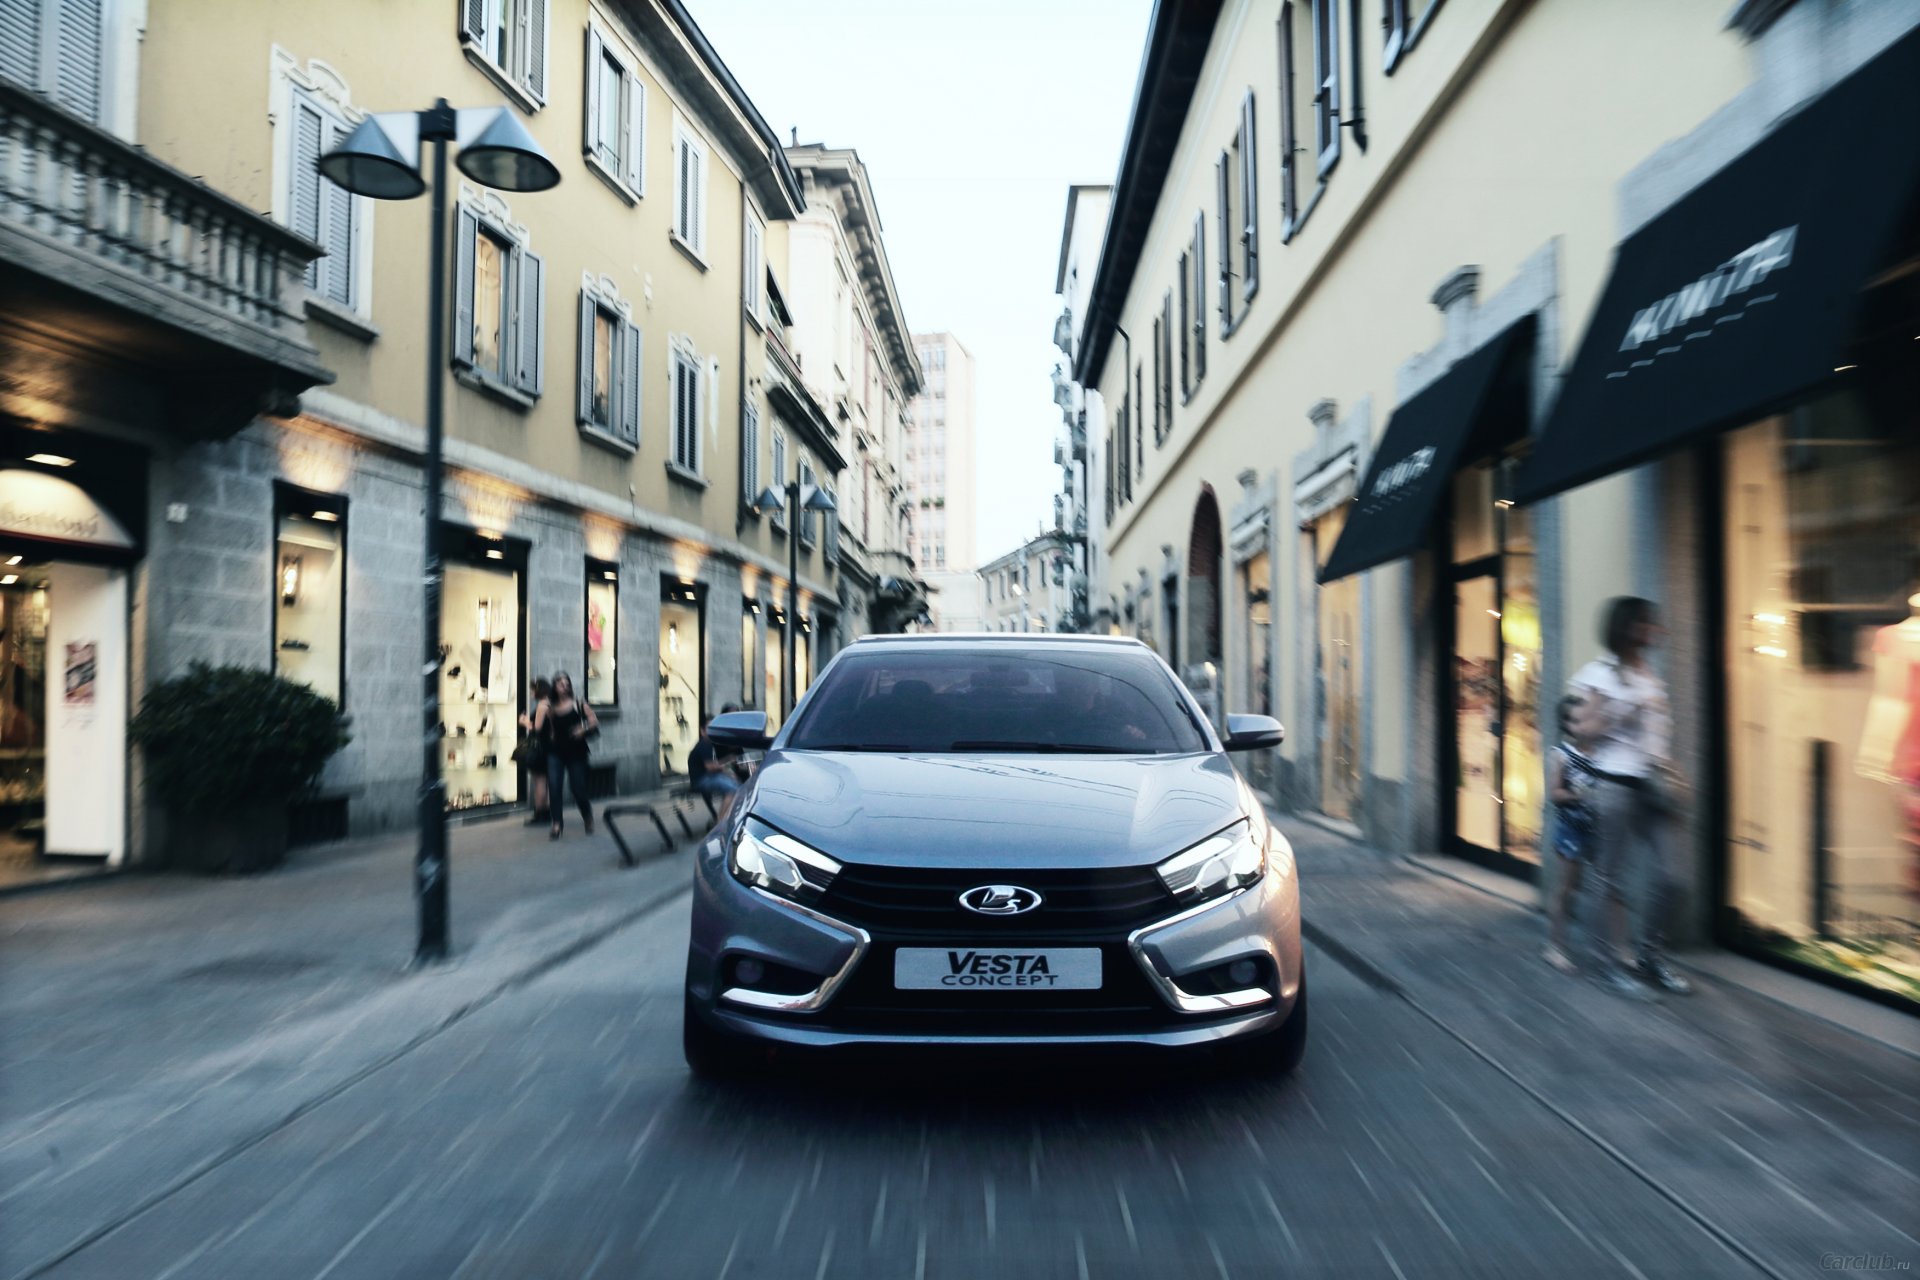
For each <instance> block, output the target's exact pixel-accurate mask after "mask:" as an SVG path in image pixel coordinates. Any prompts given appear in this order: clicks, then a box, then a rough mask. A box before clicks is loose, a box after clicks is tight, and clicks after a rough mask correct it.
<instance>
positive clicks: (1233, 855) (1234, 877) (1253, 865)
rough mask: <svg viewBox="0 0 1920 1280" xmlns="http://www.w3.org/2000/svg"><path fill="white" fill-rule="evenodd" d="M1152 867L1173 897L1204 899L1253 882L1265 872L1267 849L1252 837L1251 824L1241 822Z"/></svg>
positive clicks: (1257, 880)
mask: <svg viewBox="0 0 1920 1280" xmlns="http://www.w3.org/2000/svg"><path fill="white" fill-rule="evenodd" d="M1154 869H1155V870H1156V871H1158V872H1159V873H1160V882H1161V883H1162V884H1164V885H1166V886H1167V891H1168V892H1169V893H1171V894H1172V895H1173V896H1174V897H1175V898H1178V899H1179V900H1180V901H1182V902H1205V901H1206V900H1207V899H1209V898H1217V897H1219V896H1220V895H1221V894H1225V893H1232V892H1233V891H1234V890H1235V889H1241V888H1245V887H1246V886H1247V885H1250V884H1257V883H1258V882H1259V880H1260V877H1261V876H1263V875H1265V874H1266V871H1267V851H1266V850H1265V849H1264V848H1263V847H1261V844H1260V842H1259V841H1258V840H1256V839H1254V837H1253V827H1252V824H1251V823H1248V822H1245V821H1241V822H1236V823H1234V824H1233V825H1232V826H1230V827H1228V828H1227V829H1226V830H1225V831H1222V832H1221V833H1220V834H1218V835H1215V836H1209V837H1207V838H1206V839H1205V840H1202V841H1201V842H1200V843H1199V844H1196V845H1194V846H1193V847H1192V848H1191V849H1187V850H1184V851H1182V852H1180V853H1176V854H1174V855H1173V856H1172V857H1171V858H1168V859H1167V860H1166V861H1165V862H1163V863H1161V864H1160V865H1159V866H1158V867H1156V868H1154Z"/></svg>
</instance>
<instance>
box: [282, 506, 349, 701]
mask: <svg viewBox="0 0 1920 1280" xmlns="http://www.w3.org/2000/svg"><path fill="white" fill-rule="evenodd" d="M346 540H347V504H346V500H345V499H344V498H340V497H337V496H335V495H331V494H319V493H309V492H307V491H306V490H304V489H295V488H293V487H291V486H289V485H279V486H276V488H275V492H274V577H273V595H274V610H273V669H274V671H275V672H277V673H278V674H280V675H282V676H284V677H286V678H287V679H289V680H297V681H299V682H300V683H301V684H304V685H307V686H309V687H310V688H312V689H313V691H314V692H315V693H318V694H322V695H324V696H325V697H329V698H332V699H333V700H334V701H335V702H344V701H345V699H344V697H343V696H342V695H343V693H344V691H345V679H344V670H345V665H346V664H345V662H344V656H345V655H344V646H343V644H342V641H343V640H344V638H345V636H346V630H345V627H346V610H347V557H346V554H345V552H346Z"/></svg>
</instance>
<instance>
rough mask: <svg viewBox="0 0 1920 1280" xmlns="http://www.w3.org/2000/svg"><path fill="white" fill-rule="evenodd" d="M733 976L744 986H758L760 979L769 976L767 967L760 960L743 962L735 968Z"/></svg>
mask: <svg viewBox="0 0 1920 1280" xmlns="http://www.w3.org/2000/svg"><path fill="white" fill-rule="evenodd" d="M733 976H734V977H735V978H737V979H738V980H739V981H740V983H741V985H742V986H748V987H753V986H758V985H759V984H760V979H762V978H764V977H766V976H767V966H765V965H763V964H761V963H760V962H759V961H758V960H742V961H740V962H739V963H738V964H736V965H734V966H733Z"/></svg>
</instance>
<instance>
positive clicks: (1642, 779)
mask: <svg viewBox="0 0 1920 1280" xmlns="http://www.w3.org/2000/svg"><path fill="white" fill-rule="evenodd" d="M1663 630H1664V628H1662V627H1661V625H1660V612H1659V610H1658V609H1657V608H1655V607H1654V605H1653V602H1652V601H1649V600H1642V599H1641V598H1639V597H1638V596H1619V597H1617V598H1615V599H1613V600H1611V601H1609V602H1608V603H1607V608H1606V613H1605V621H1604V625H1603V627H1602V635H1601V640H1602V642H1603V643H1604V644H1605V645H1606V652H1605V653H1603V654H1602V655H1601V656H1600V657H1598V658H1596V659H1595V660H1594V661H1592V662H1589V663H1588V664H1587V665H1586V666H1584V667H1582V668H1580V670H1579V671H1578V672H1576V673H1574V677H1573V679H1572V680H1571V681H1570V682H1569V684H1568V693H1569V695H1570V696H1573V697H1577V698H1579V699H1580V700H1581V701H1582V702H1584V703H1585V704H1586V705H1587V707H1588V709H1589V712H1590V714H1591V716H1592V717H1593V719H1592V723H1593V724H1595V725H1596V726H1597V728H1596V729H1595V731H1594V733H1593V737H1592V743H1591V750H1590V751H1589V752H1588V758H1589V759H1590V760H1591V761H1592V763H1593V771H1594V774H1595V775H1596V777H1597V778H1598V780H1599V781H1598V783H1597V784H1596V786H1595V789H1594V801H1593V807H1594V814H1595V831H1594V843H1595V846H1596V847H1595V849H1594V853H1593V858H1592V862H1591V866H1592V873H1591V874H1592V876H1593V881H1594V885H1595V887H1596V888H1597V889H1598V890H1599V896H1600V899H1601V901H1602V902H1604V903H1605V904H1606V907H1605V910H1606V913H1607V919H1606V925H1605V929H1604V935H1605V936H1604V937H1603V939H1602V940H1601V942H1600V945H1599V946H1598V948H1597V950H1598V952H1599V957H1598V958H1599V961H1600V973H1601V981H1602V982H1603V983H1604V984H1605V985H1607V986H1609V987H1611V988H1612V989H1613V990H1615V991H1617V992H1619V993H1621V994H1622V995H1644V994H1646V990H1645V987H1643V986H1642V985H1641V982H1645V983H1647V984H1650V985H1652V986H1655V987H1658V988H1660V989H1661V990H1662V991H1667V992H1670V993H1672V994H1675V995H1684V994H1686V993H1687V992H1689V991H1691V990H1692V989H1693V988H1692V984H1690V983H1689V982H1688V981H1687V980H1686V978H1684V977H1682V976H1681V975H1680V974H1678V973H1676V972H1674V970H1673V969H1672V968H1671V967H1669V965H1668V964H1667V962H1666V960H1665V959H1664V958H1663V956H1662V954H1661V952H1662V949H1663V947H1664V945H1665V942H1666V925H1667V916H1668V913H1669V912H1670V911H1671V910H1672V906H1673V900H1674V883H1673V872H1672V868H1671V866H1670V849H1671V847H1672V843H1673V831H1672V828H1673V812H1672V808H1673V803H1674V799H1675V794H1674V789H1673V783H1672V780H1673V777H1674V771H1673V757H1672V742H1673V713H1672V708H1671V705H1670V703H1669V702H1668V699H1667V685H1666V681H1664V680H1662V679H1661V678H1660V675H1659V673H1658V672H1656V671H1655V670H1654V669H1653V666H1652V664H1651V663H1649V662H1648V660H1647V655H1648V653H1649V652H1650V651H1651V650H1652V649H1653V648H1654V647H1655V646H1656V645H1657V644H1658V643H1659V641H1660V636H1661V635H1662V633H1663ZM1635 884H1638V885H1639V886H1640V889H1641V892H1640V901H1639V903H1638V910H1636V911H1634V912H1633V913H1632V928H1631V930H1629V928H1628V916H1629V913H1628V909H1627V894H1628V887H1629V886H1630V885H1635ZM1629 939H1631V942H1632V947H1633V956H1634V960H1633V964H1632V966H1631V969H1630V970H1629V969H1627V968H1623V967H1622V965H1621V963H1620V956H1619V953H1620V951H1621V950H1622V949H1624V948H1625V947H1626V946H1627V944H1628V942H1629ZM1636 979H1638V980H1636Z"/></svg>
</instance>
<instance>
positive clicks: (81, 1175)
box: [0, 819, 689, 1275]
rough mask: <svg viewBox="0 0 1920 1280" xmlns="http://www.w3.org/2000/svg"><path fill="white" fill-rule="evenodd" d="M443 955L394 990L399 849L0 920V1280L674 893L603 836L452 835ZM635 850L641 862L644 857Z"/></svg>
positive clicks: (11, 913) (155, 883) (314, 859)
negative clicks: (449, 949) (449, 940)
mask: <svg viewBox="0 0 1920 1280" xmlns="http://www.w3.org/2000/svg"><path fill="white" fill-rule="evenodd" d="M449 838H450V843H451V849H452V853H451V885H450V888H451V902H452V907H451V919H452V926H453V927H452V935H453V947H454V954H453V956H452V958H451V960H450V961H449V962H448V963H447V964H445V965H442V966H436V967H434V968H432V969H429V970H422V971H412V970H410V968H409V963H410V960H411V957H412V952H413V945H414V933H415V912H414V903H413V897H412V859H413V844H414V841H413V838H412V837H411V836H405V837H393V838H388V839H381V840H374V841H358V842H351V843H347V844H343V845H336V846H331V847H329V848H325V849H320V850H307V851H301V852H299V853H296V855H295V856H294V857H293V859H292V860H291V861H290V862H289V864H288V865H287V866H286V867H285V868H283V869H282V870H279V871H276V872H274V873H272V874H269V875H265V876H259V877H253V878H246V879H216V880H208V879H197V878H192V877H186V876H126V877H117V878H115V879H114V880H113V881H111V882H108V883H101V884H95V885H89V886H85V887H79V888H74V889H71V890H66V891H61V892H56V893H43V894H32V895H25V896H21V897H15V898H9V899H4V900H0V1031H3V1032H4V1036H3V1038H0V1098H4V1099H5V1107H4V1114H0V1220H4V1221H5V1222H6V1223H7V1228H6V1231H5V1233H4V1241H0V1275H12V1274H14V1273H15V1272H16V1270H17V1269H18V1268H19V1267H21V1266H23V1265H26V1264H28V1263H30V1262H32V1261H35V1260H39V1259H44V1258H46V1257H48V1256H50V1255H52V1254H54V1253H57V1252H58V1251H59V1250H61V1249H63V1248H65V1247H67V1246H68V1245H70V1244H72V1243H74V1242H75V1241H77V1240H79V1239H81V1238H84V1237H85V1235H86V1234H87V1233H88V1232H90V1231H93V1230H95V1229H97V1228H98V1227H99V1226H100V1225H101V1224H104V1223H107V1222H110V1221H113V1220H116V1219H117V1218H119V1217H120V1216H122V1215H124V1214H125V1213H127V1212H129V1211H131V1210H132V1209H134V1208H135V1207H136V1206H138V1205H140V1204H141V1203H143V1202H145V1201H146V1200H147V1199H149V1198H150V1197H152V1196H153V1195H155V1194H157V1193H158V1192H160V1191H162V1190H163V1189H164V1188H165V1187H166V1186H168V1185H170V1184H171V1183H172V1182H173V1181H174V1180H175V1179H177V1178H178V1177H182V1176H187V1175H188V1174H189V1173H190V1172H191V1171H192V1170H194V1169H196V1168H198V1167H203V1166H204V1165H205V1163H206V1162H207V1161H209V1160H211V1159H213V1158H215V1157H216V1156H218V1155H219V1154H220V1153H222V1152H224V1151H227V1150H228V1149H229V1148H231V1147H232V1146H233V1144H235V1143H238V1142H243V1141H245V1140H247V1139H248V1137H249V1135H252V1134H256V1133H258V1132H261V1131H262V1130H263V1129H265V1128H266V1127H268V1126H271V1125H272V1124H273V1123H275V1122H276V1121H279V1120H281V1119H283V1118H284V1117H285V1116H287V1115H289V1114H291V1113H293V1112H296V1111H300V1110H304V1109H305V1108H307V1107H310V1106H312V1105H313V1104H314V1103H315V1102H316V1101H317V1100H318V1099H321V1098H323V1097H326V1096H330V1094H331V1093H332V1092H334V1091H337V1090H338V1089H339V1088H341V1087H344V1085H345V1084H346V1083H348V1082H350V1081H351V1080H353V1079H355V1078H357V1077H358V1076H359V1075H361V1074H364V1073H365V1072H367V1071H369V1070H371V1069H373V1068H375V1067H377V1066H378V1065H379V1064H381V1063H383V1062H385V1061H388V1060H391V1059H392V1058H393V1057H394V1056H396V1055H398V1054H400V1053H403V1052H405V1051H406V1049H407V1048H408V1047H409V1046H410V1045H412V1044H414V1043H416V1042H418V1041H419V1040H420V1039H422V1038H424V1037H426V1036H429V1035H431V1034H433V1033H434V1032H435V1031H436V1030H438V1029H439V1028H441V1027H444V1026H445V1025H447V1023H448V1022H450V1021H453V1020H457V1019H459V1018H461V1017H464V1016H465V1015H466V1014H467V1013H468V1012H470V1011H472V1010H473V1009H475V1008H478V1007H480V1006H481V1005H484V1004H485V1003H487V1002H488V1001H490V1000H492V999H493V998H495V997H496V996H497V995H499V994H500V993H501V992H502V991H504V990H507V989H509V988H511V987H513V986H515V985H517V984H519V983H521V982H524V981H526V980H528V979H529V978H530V977H531V976H533V975H535V974H537V973H539V972H542V971H544V970H545V969H547V968H550V967H551V966H552V965H554V964H557V963H560V962H561V961H563V960H564V959H566V958H567V957H569V956H572V955H574V954H577V953H578V952H579V951H580V950H582V949H583V948H584V947H586V946H589V945H591V944H592V942H594V941H596V940H598V939H599V938H602V937H604V936H606V935H607V934H608V933H609V932H611V931H612V930H614V929H617V928H619V927H620V926H621V925H623V924H626V923H629V922H631V921H632V920H634V919H635V918H636V917H638V916H639V915H642V914H644V913H645V912H646V911H648V910H651V909H653V908H655V907H657V906H659V905H661V904H662V903H664V902H668V901H670V900H671V899H672V898H674V897H676V896H677V895H678V894H679V893H680V892H681V891H682V890H683V888H684V887H685V885H686V883H687V875H688V857H689V854H688V851H687V850H688V846H687V845H685V844H683V845H682V846H681V848H679V849H678V850H676V851H675V852H674V853H672V854H670V855H667V856H664V857H658V858H652V859H648V858H646V857H645V855H644V854H643V855H642V858H643V860H642V861H641V863H640V865H639V866H638V867H636V868H633V869H622V868H621V867H620V865H619V861H618V856H617V852H616V850H615V847H614V844H613V842H612V840H611V839H609V838H608V836H607V835H606V834H605V830H604V826H603V827H602V829H601V831H600V832H599V833H598V834H596V835H595V836H594V837H592V838H588V837H586V836H584V835H583V834H581V832H580V831H579V829H578V826H577V824H576V825H570V826H569V830H568V834H567V837H566V838H565V839H564V840H562V841H560V842H559V843H552V842H549V840H548V839H547V833H546V830H545V828H544V826H542V827H537V828H535V827H525V826H522V825H520V823H519V822H517V821H515V820H512V819H507V820H503V821H500V822H491V823H485V824H476V825H471V826H457V827H454V828H453V829H452V831H451V833H450V837H449ZM642 843H643V847H652V845H653V842H652V841H650V840H647V841H643V842H642Z"/></svg>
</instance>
